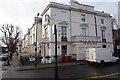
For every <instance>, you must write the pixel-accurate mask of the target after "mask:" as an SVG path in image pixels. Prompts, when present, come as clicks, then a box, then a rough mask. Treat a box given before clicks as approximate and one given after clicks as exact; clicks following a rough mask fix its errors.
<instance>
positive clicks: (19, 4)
mask: <svg viewBox="0 0 120 80" xmlns="http://www.w3.org/2000/svg"><path fill="white" fill-rule="evenodd" d="M50 1H54V2H59V3H66V4H68V3H69V1H70V0H0V24H14V25H16V26H20V27H21V28H22V30H23V32H24V33H26V31H27V28H30V27H31V26H32V24H33V22H34V17H35V16H36V15H37V13H41V12H42V11H43V9H44V8H45V6H47V4H48V3H49V2H50ZM77 1H78V2H80V3H85V4H90V5H94V6H95V9H97V10H103V11H104V10H105V11H106V12H110V13H112V14H117V13H116V11H117V9H116V4H114V3H106V2H113V1H112V0H77ZM98 2H102V3H98ZM114 2H118V0H114ZM113 10H114V11H113Z"/></svg>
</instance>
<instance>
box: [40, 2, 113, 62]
mask: <svg viewBox="0 0 120 80" xmlns="http://www.w3.org/2000/svg"><path fill="white" fill-rule="evenodd" d="M41 16H42V40H43V41H42V42H41V55H42V56H43V57H44V56H50V57H52V56H54V55H55V51H54V50H55V46H54V42H55V41H54V34H53V25H56V26H57V41H58V46H57V52H58V53H57V54H58V56H59V55H76V59H77V60H85V49H86V48H91V47H95V48H110V49H111V51H112V52H113V40H112V25H111V16H110V14H108V13H105V12H99V11H96V10H94V6H90V5H84V4H80V3H78V2H77V1H75V0H71V2H70V5H65V4H59V3H55V2H50V4H48V6H47V7H46V8H45V9H44V11H43V12H42V14H41ZM51 61H52V60H51Z"/></svg>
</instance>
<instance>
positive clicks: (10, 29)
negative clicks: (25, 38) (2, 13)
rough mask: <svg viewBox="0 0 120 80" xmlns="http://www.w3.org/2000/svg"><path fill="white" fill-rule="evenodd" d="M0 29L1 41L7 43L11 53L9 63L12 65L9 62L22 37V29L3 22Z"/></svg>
mask: <svg viewBox="0 0 120 80" xmlns="http://www.w3.org/2000/svg"><path fill="white" fill-rule="evenodd" d="M0 31H1V32H2V38H1V41H2V42H3V43H4V44H6V45H7V49H8V54H9V57H8V60H7V64H8V65H10V64H9V62H10V60H11V59H12V56H13V53H14V52H15V51H16V49H17V44H18V43H19V41H20V39H21V29H20V28H19V27H17V26H14V25H12V24H11V25H9V24H6V25H4V24H3V25H2V26H1V28H0Z"/></svg>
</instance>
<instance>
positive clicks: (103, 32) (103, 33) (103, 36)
mask: <svg viewBox="0 0 120 80" xmlns="http://www.w3.org/2000/svg"><path fill="white" fill-rule="evenodd" d="M101 33H102V39H105V30H101Z"/></svg>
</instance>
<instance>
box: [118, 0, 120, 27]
mask: <svg viewBox="0 0 120 80" xmlns="http://www.w3.org/2000/svg"><path fill="white" fill-rule="evenodd" d="M118 25H119V26H120V1H119V2H118Z"/></svg>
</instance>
